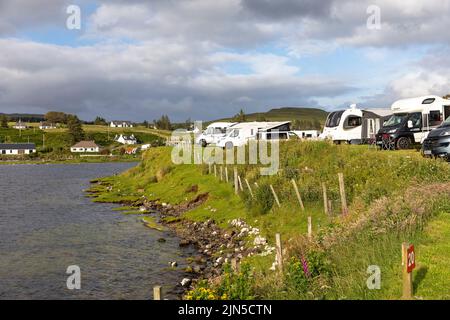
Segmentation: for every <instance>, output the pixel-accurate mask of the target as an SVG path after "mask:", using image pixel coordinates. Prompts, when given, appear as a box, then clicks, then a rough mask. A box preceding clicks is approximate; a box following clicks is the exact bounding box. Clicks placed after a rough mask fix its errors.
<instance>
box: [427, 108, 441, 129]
mask: <svg viewBox="0 0 450 320" xmlns="http://www.w3.org/2000/svg"><path fill="white" fill-rule="evenodd" d="M428 121H429V122H430V127H435V126H438V125H440V124H441V123H442V118H441V112H440V111H437V110H435V111H430V116H429V120H428Z"/></svg>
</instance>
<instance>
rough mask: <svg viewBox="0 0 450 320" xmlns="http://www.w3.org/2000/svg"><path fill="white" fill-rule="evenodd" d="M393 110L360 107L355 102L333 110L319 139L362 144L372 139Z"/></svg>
mask: <svg viewBox="0 0 450 320" xmlns="http://www.w3.org/2000/svg"><path fill="white" fill-rule="evenodd" d="M390 114H392V112H391V111H390V110H387V109H365V110H362V109H358V108H357V107H356V105H355V104H353V105H351V106H350V108H348V109H346V110H339V111H334V112H331V113H330V114H329V115H328V117H327V120H326V122H325V127H324V129H323V132H322V134H320V136H319V139H330V140H332V141H333V142H335V143H338V144H339V143H350V144H361V143H367V142H368V141H370V140H372V139H373V141H375V136H376V134H377V132H378V130H379V129H380V128H381V127H382V125H383V121H384V120H385V119H386V118H387V117H388V116H389V115H390Z"/></svg>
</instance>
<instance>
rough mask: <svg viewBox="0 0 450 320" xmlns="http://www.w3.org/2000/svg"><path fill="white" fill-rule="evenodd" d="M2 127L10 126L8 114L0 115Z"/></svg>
mask: <svg viewBox="0 0 450 320" xmlns="http://www.w3.org/2000/svg"><path fill="white" fill-rule="evenodd" d="M0 127H2V128H4V129H7V128H8V117H7V116H6V115H2V116H1V117H0Z"/></svg>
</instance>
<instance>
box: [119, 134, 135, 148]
mask: <svg viewBox="0 0 450 320" xmlns="http://www.w3.org/2000/svg"><path fill="white" fill-rule="evenodd" d="M114 141H116V142H119V143H121V144H130V145H133V144H137V139H136V137H135V136H134V135H133V134H132V135H131V136H126V135H123V134H121V135H116V136H115V138H114Z"/></svg>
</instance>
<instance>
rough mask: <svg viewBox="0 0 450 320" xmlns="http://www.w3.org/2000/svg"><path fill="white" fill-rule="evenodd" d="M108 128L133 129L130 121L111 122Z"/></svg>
mask: <svg viewBox="0 0 450 320" xmlns="http://www.w3.org/2000/svg"><path fill="white" fill-rule="evenodd" d="M109 126H110V127H111V128H133V124H132V123H131V122H130V121H111V123H110V124H109Z"/></svg>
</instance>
